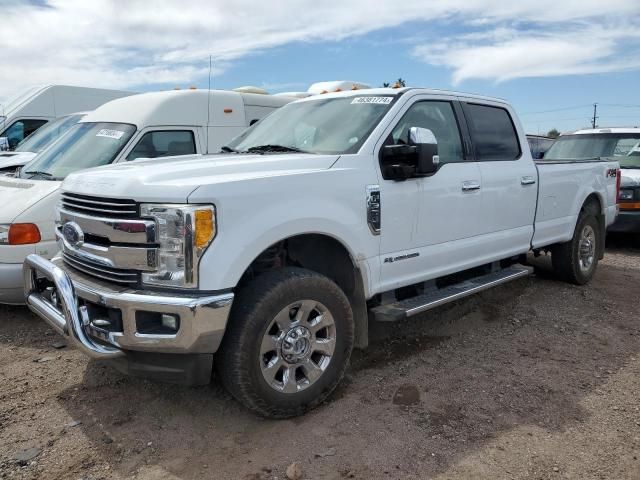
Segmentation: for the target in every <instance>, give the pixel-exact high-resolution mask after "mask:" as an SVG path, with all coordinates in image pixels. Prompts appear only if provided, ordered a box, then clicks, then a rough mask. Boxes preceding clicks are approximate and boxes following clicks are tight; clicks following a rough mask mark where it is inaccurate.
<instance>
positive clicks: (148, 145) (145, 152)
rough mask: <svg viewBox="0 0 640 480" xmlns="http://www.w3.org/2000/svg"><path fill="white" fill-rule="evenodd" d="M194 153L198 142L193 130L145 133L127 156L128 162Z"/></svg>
mask: <svg viewBox="0 0 640 480" xmlns="http://www.w3.org/2000/svg"><path fill="white" fill-rule="evenodd" d="M194 153H196V142H195V139H194V136H193V132H192V131H191V130H157V131H153V132H148V133H145V134H144V135H143V136H142V138H141V139H140V141H139V142H138V143H137V144H136V146H135V147H133V150H131V152H130V153H129V155H127V160H135V159H137V158H157V157H170V156H173V155H192V154H194Z"/></svg>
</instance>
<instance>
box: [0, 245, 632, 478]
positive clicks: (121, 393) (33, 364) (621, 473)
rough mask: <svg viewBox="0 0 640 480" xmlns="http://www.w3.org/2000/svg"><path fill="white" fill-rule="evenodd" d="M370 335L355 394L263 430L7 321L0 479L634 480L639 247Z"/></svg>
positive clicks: (0, 314)
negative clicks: (584, 278) (581, 278)
mask: <svg viewBox="0 0 640 480" xmlns="http://www.w3.org/2000/svg"><path fill="white" fill-rule="evenodd" d="M545 264H546V262H545V261H544V260H542V261H541V262H540V265H541V268H542V270H540V271H539V272H538V274H537V275H535V276H533V277H530V278H527V279H524V280H519V281H517V282H513V283H511V284H509V285H505V286H502V287H499V288H496V289H494V290H492V291H488V292H486V293H484V294H481V295H478V296H476V297H473V298H470V299H467V300H465V301H462V302H460V303H458V304H455V305H452V306H449V307H445V308H442V309H440V310H438V311H434V312H431V313H429V314H428V315H424V316H422V317H421V318H419V319H417V320H415V321H411V322H408V323H406V324H402V325H398V324H391V325H377V326H376V327H375V328H374V332H373V333H374V335H375V338H376V340H375V342H374V344H373V345H372V346H371V347H370V348H369V349H368V350H367V351H365V352H356V353H355V355H354V359H353V362H352V366H351V368H350V369H349V372H348V376H347V378H346V381H345V382H344V383H343V384H342V385H341V387H339V390H338V391H337V392H336V393H335V394H334V395H333V396H332V397H331V399H330V400H329V401H328V402H327V403H326V404H324V405H323V406H321V407H320V408H318V409H317V410H315V411H313V412H311V413H309V414H307V415H306V416H304V417H301V418H297V419H293V420H286V421H267V420H264V419H261V418H258V417H256V416H254V415H252V414H251V413H248V412H247V411H245V410H244V409H243V408H242V407H240V406H239V405H238V404H237V403H236V402H235V401H234V400H233V399H232V398H230V397H229V395H228V394H226V393H225V392H224V391H223V390H222V388H221V387H220V386H219V385H217V384H214V385H212V386H207V387H197V388H185V387H180V386H172V385H163V384H157V383H151V382H147V381H143V380H139V379H132V378H127V377H124V376H122V375H120V374H118V373H116V372H115V371H113V370H111V369H110V368H108V367H106V366H104V365H101V364H100V363H97V362H93V361H89V360H88V359H87V358H85V357H84V356H83V355H82V354H80V353H79V352H78V351H75V350H72V349H70V348H61V349H57V348H55V347H54V345H55V346H58V347H59V346H60V345H56V343H57V342H59V341H60V340H61V338H60V337H58V336H57V335H55V334H54V333H53V332H52V331H51V330H50V329H49V328H48V327H47V326H46V325H45V324H44V323H43V322H42V321H40V320H38V319H36V318H35V316H34V315H32V314H31V313H29V312H28V311H27V310H26V309H25V308H19V307H10V308H9V307H0V478H10V479H36V478H37V479H57V478H62V479H87V480H88V479H111V478H114V479H121V478H133V479H139V480H143V479H144V480H152V479H153V480H159V479H209V478H211V479H252V480H260V479H274V478H280V479H283V478H286V476H285V470H286V468H287V467H288V466H289V465H290V464H291V463H292V462H298V463H299V466H300V467H301V469H302V473H303V478H305V479H343V478H355V479H418V478H420V479H424V478H436V479H444V478H464V479H467V478H468V479H498V478H527V479H529V478H531V479H547V478H549V479H563V478H573V479H581V480H586V479H640V401H639V400H640V318H639V308H638V306H639V304H640V242H637V241H636V243H634V240H631V239H617V240H616V241H615V242H613V243H610V245H609V248H608V251H607V255H606V257H605V260H604V261H603V262H602V263H601V265H600V267H599V270H598V273H597V275H596V278H595V279H594V281H593V282H592V283H591V284H590V285H589V286H585V287H576V286H571V285H566V284H563V283H560V282H558V281H556V280H554V279H553V278H551V277H550V276H549V275H548V273H545V271H544V267H545Z"/></svg>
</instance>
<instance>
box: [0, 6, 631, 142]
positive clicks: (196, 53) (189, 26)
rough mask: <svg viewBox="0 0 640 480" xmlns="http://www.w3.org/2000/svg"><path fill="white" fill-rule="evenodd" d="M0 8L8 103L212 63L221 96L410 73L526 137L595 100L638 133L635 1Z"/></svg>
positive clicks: (574, 116)
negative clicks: (513, 111) (512, 109)
mask: <svg viewBox="0 0 640 480" xmlns="http://www.w3.org/2000/svg"><path fill="white" fill-rule="evenodd" d="M0 10H1V11H2V13H1V15H2V17H3V23H2V28H1V29H0V47H1V51H2V52H3V57H4V61H3V63H4V65H5V68H3V69H1V70H0V98H3V97H6V96H8V95H9V94H10V93H13V92H15V91H17V90H20V89H21V88H24V87H26V86H28V85H30V84H33V83H66V84H76V85H85V86H100V87H107V88H109V87H111V88H128V89H135V90H140V91H147V90H154V89H166V88H173V87H175V86H177V85H180V86H182V87H187V86H190V85H197V86H198V87H206V85H207V77H208V55H209V54H212V55H213V58H214V79H213V84H214V87H215V88H233V87H237V86H240V85H257V86H263V87H266V88H267V89H268V90H270V91H272V92H277V91H283V90H306V88H307V87H308V86H309V85H310V84H311V83H313V82H316V81H323V80H357V81H362V82H366V83H370V84H372V85H375V86H378V85H380V84H381V83H382V82H383V81H393V80H395V79H396V78H397V77H399V76H401V77H403V78H404V79H406V80H407V84H408V85H411V86H425V87H433V88H443V89H455V90H458V91H465V92H473V93H480V94H486V95H492V96H498V97H502V98H506V99H508V100H509V101H511V102H512V103H513V104H514V105H515V106H516V108H517V110H518V112H519V113H520V115H521V119H522V121H523V123H524V124H525V127H526V129H527V131H528V132H531V133H538V132H541V133H544V132H546V131H548V130H549V129H550V128H554V127H555V128H558V129H560V130H562V131H567V130H571V129H575V128H580V127H583V126H588V125H589V118H590V117H591V115H592V110H593V107H592V104H593V103H594V102H598V104H599V107H598V113H599V116H600V118H599V120H598V124H599V125H602V126H605V125H606V126H612V125H640V88H638V87H639V86H640V29H638V27H637V25H638V23H640V22H639V21H640V1H638V0H609V1H608V2H602V1H601V0H597V1H596V0H564V1H563V2H557V0H535V1H533V0H519V1H518V2H513V0H511V1H504V0H430V1H425V0H404V1H403V2H402V4H399V3H398V2H397V1H392V0H377V1H376V2H370V1H366V0H351V1H347V0H342V1H338V0H326V1H324V2H318V1H311V0H273V1H271V2H258V1H255V0H235V1H234V2H222V1H221V0H219V1H216V0H213V1H206V0H191V1H189V2H184V1H181V2H178V1H172V0H156V1H154V2H153V8H150V4H149V2H146V1H141V0H128V1H125V0H91V1H85V0H30V1H16V0H0ZM8 65H10V66H11V68H6V67H7V66H8ZM537 112H540V113H537Z"/></svg>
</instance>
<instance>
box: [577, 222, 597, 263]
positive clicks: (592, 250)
mask: <svg viewBox="0 0 640 480" xmlns="http://www.w3.org/2000/svg"><path fill="white" fill-rule="evenodd" d="M595 257H596V232H595V231H594V230H593V227H592V226H591V225H585V226H584V228H583V229H582V233H581V234H580V242H579V243H578V262H579V265H580V270H581V271H582V272H583V273H588V272H589V271H590V270H591V268H592V267H593V262H594V260H595Z"/></svg>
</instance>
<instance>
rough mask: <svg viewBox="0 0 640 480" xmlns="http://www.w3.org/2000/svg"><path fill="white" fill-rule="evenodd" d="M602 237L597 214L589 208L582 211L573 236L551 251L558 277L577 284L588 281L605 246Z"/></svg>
mask: <svg viewBox="0 0 640 480" xmlns="http://www.w3.org/2000/svg"><path fill="white" fill-rule="evenodd" d="M602 237H603V236H602V234H601V232H600V222H598V219H597V218H596V216H595V215H594V214H593V213H592V212H590V211H589V209H585V210H584V211H582V212H581V213H580V216H579V217H578V223H577V224H576V229H575V231H574V233H573V238H572V239H571V240H569V241H568V242H566V243H560V244H557V245H554V247H553V249H552V251H551V262H552V265H553V270H554V272H555V274H556V275H557V276H558V278H560V279H562V280H564V281H566V282H569V283H573V284H575V285H584V284H586V283H588V282H589V281H590V280H591V279H592V278H593V276H594V274H595V272H596V267H597V266H598V261H599V253H600V251H601V250H602V248H603V247H604V245H600V242H601V239H602Z"/></svg>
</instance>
